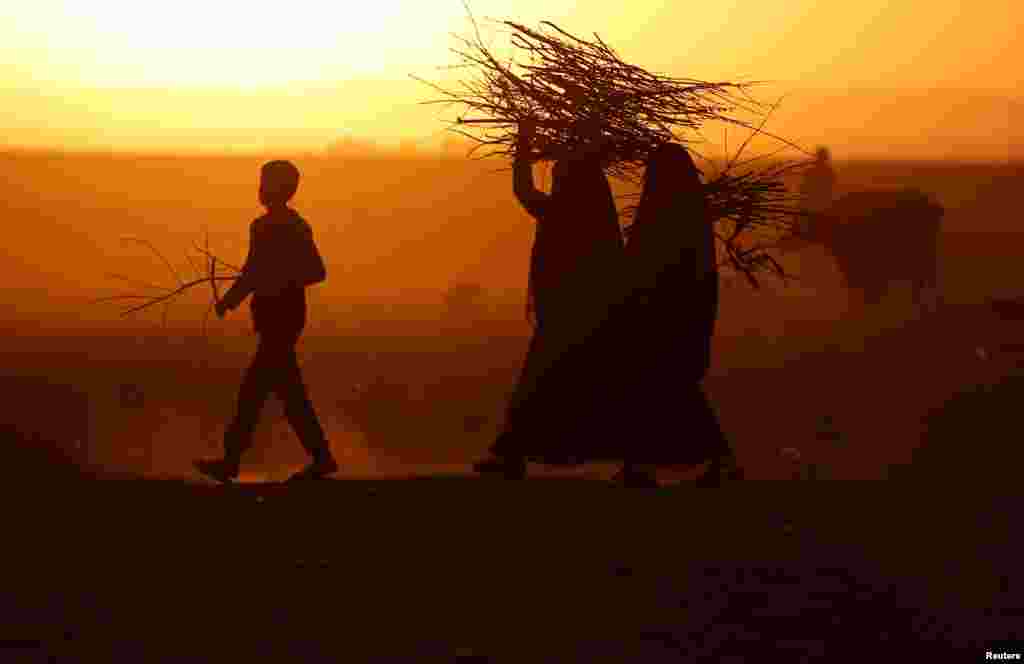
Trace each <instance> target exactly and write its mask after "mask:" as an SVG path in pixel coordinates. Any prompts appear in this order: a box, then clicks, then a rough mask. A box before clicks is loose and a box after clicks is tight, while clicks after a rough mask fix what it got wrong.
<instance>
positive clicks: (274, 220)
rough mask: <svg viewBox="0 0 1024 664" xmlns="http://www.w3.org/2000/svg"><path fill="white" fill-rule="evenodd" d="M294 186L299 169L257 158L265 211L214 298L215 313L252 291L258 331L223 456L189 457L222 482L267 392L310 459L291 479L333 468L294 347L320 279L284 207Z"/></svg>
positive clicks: (314, 256) (317, 263)
mask: <svg viewBox="0 0 1024 664" xmlns="http://www.w3.org/2000/svg"><path fill="white" fill-rule="evenodd" d="M298 185H299V171H298V169H297V168H296V167H295V166H294V165H293V164H291V163H290V162H287V161H271V162H268V163H266V164H264V165H263V168H262V170H261V172H260V190H259V198H260V203H261V204H262V205H263V206H264V207H266V208H267V213H266V214H265V215H263V216H262V217H260V218H259V219H257V220H255V221H254V222H252V225H251V226H250V228H249V255H248V257H247V258H246V261H245V266H244V267H243V268H242V275H241V277H240V278H239V279H238V280H237V281H236V282H235V283H234V285H232V287H231V288H230V289H229V290H228V292H227V293H225V294H224V297H223V298H222V299H221V301H220V302H218V303H217V305H216V308H217V315H218V316H221V317H223V316H224V313H225V312H226V311H229V310H231V309H235V308H236V307H238V305H240V304H241V303H242V301H243V300H244V299H245V298H246V297H248V296H249V295H250V294H252V295H253V297H252V301H251V304H250V307H251V309H252V318H253V327H254V328H255V331H256V334H257V335H259V345H258V346H257V349H256V355H255V357H254V358H253V360H252V363H251V364H250V366H249V368H248V369H247V370H246V372H245V376H244V378H243V380H242V386H241V388H240V390H239V393H238V407H237V411H236V413H235V417H234V419H233V420H232V422H231V424H230V425H229V426H228V429H227V431H226V433H225V434H224V458H223V459H215V460H204V461H198V462H196V467H197V468H198V469H199V470H200V471H201V472H202V473H204V474H205V475H207V476H209V477H212V478H214V479H216V480H218V481H221V482H229V481H230V480H232V479H235V478H237V477H238V471H239V465H240V461H241V457H242V454H243V453H244V452H245V450H246V449H248V448H249V446H250V445H251V444H252V435H253V432H254V430H255V428H256V424H257V421H258V420H259V416H260V411H261V410H262V409H263V404H264V403H265V402H266V400H267V397H268V396H270V394H271V393H272V392H273V393H275V394H277V396H278V398H280V399H281V400H282V401H283V402H284V410H285V416H286V417H287V418H288V422H289V424H290V425H291V427H292V429H293V430H294V431H295V433H296V434H297V435H298V437H299V440H300V441H301V443H302V445H303V447H304V448H305V449H306V451H307V452H308V453H309V454H310V456H311V457H312V458H313V461H312V463H310V464H309V465H307V466H306V467H305V468H304V469H303V470H302V471H300V472H298V473H296V474H295V475H293V476H292V478H291V479H292V480H302V479H315V478H319V477H323V476H325V475H330V474H331V473H334V472H336V471H337V470H338V465H337V463H336V462H335V460H334V457H333V456H332V454H331V451H330V447H329V445H328V442H327V439H326V437H325V436H324V432H323V429H322V428H321V426H320V422H319V421H318V420H317V416H316V412H315V411H314V410H313V404H312V403H311V402H310V400H309V396H308V395H307V393H306V387H305V385H304V384H303V382H302V373H301V371H300V369H299V363H298V358H297V356H296V354H295V345H296V344H297V343H298V340H299V337H300V335H301V334H302V330H303V328H304V327H305V325H306V287H307V286H311V285H313V284H317V283H320V282H322V281H324V280H325V279H326V278H327V270H326V268H325V267H324V263H323V259H322V258H321V256H320V253H319V251H318V250H317V247H316V244H315V242H314V241H313V231H312V229H311V228H310V226H309V224H308V223H307V222H306V221H305V220H304V219H303V218H302V217H300V216H299V215H298V213H297V212H295V210H293V209H292V208H290V207H288V201H290V200H291V198H292V196H294V195H295V191H296V190H297V189H298Z"/></svg>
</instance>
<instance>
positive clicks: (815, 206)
mask: <svg viewBox="0 0 1024 664" xmlns="http://www.w3.org/2000/svg"><path fill="white" fill-rule="evenodd" d="M835 186H836V174H835V171H834V170H833V169H832V155H831V154H830V153H829V150H828V148H826V147H819V148H818V149H817V151H816V152H815V160H814V165H813V166H811V168H809V169H808V170H807V172H806V173H804V180H803V185H802V186H801V188H800V194H801V196H802V198H803V203H804V208H805V209H806V210H807V211H808V212H810V213H812V215H814V214H821V213H822V212H825V211H827V210H828V209H829V207H831V205H832V198H833V196H834V195H835V193H834V192H835ZM803 230H804V231H807V230H809V229H808V228H804V229H803Z"/></svg>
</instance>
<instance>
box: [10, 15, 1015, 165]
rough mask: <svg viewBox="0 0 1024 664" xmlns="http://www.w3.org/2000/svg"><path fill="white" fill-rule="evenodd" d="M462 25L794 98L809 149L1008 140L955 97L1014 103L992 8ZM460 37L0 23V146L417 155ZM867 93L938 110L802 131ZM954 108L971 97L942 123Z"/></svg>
mask: <svg viewBox="0 0 1024 664" xmlns="http://www.w3.org/2000/svg"><path fill="white" fill-rule="evenodd" d="M469 5H470V8H471V10H472V11H473V14H474V15H475V16H476V17H477V18H478V19H479V20H480V21H481V22H482V24H483V27H484V29H485V31H486V30H488V29H489V28H488V27H487V26H488V24H487V22H486V21H487V19H512V20H516V21H519V22H522V23H525V24H529V25H536V24H537V23H539V22H540V21H542V20H551V21H554V22H556V23H558V24H559V25H561V26H563V27H565V28H567V29H569V30H570V31H572V32H574V33H577V34H579V35H582V36H589V35H592V34H593V33H595V32H596V33H598V34H600V35H601V37H602V38H603V39H605V40H606V41H607V42H608V43H609V44H611V45H612V46H613V47H614V48H616V49H617V50H618V51H619V53H620V54H621V55H622V57H623V58H624V59H626V60H627V61H630V62H633V63H636V64H638V65H640V66H642V67H645V68H648V69H652V70H656V71H664V72H667V73H671V74H675V75H681V76H695V77H698V78H705V79H709V80H722V79H733V80H735V79H736V78H749V79H758V80H769V81H773V82H774V83H775V88H774V89H773V90H772V91H771V92H772V94H775V93H784V92H794V91H796V92H801V94H802V91H809V92H808V94H806V95H803V96H802V97H801V96H799V95H798V96H797V97H796V98H795V101H793V102H791V103H790V106H789V107H788V108H787V107H783V109H782V112H781V113H780V115H779V117H778V119H777V122H778V123H779V124H777V125H776V128H778V129H787V128H790V127H793V128H797V129H799V130H800V131H802V132H805V133H806V134H807V140H810V141H817V140H820V138H819V137H821V136H824V135H826V134H834V133H836V132H837V131H845V132H847V137H848V138H849V139H850V141H851V142H853V143H856V144H858V145H862V144H864V142H865V140H871V141H874V143H875V147H874V148H873V149H874V150H875V151H878V150H879V149H881V148H885V147H887V146H888V145H890V144H891V142H892V140H893V138H894V137H899V136H903V135H905V134H906V133H907V130H906V128H907V127H914V124H915V122H916V121H917V118H918V117H919V116H920V117H921V121H922V122H923V123H925V125H926V128H930V127H933V126H937V125H941V124H942V123H943V118H944V117H945V112H944V110H943V105H949V106H951V107H953V106H955V107H956V108H955V109H954V108H951V112H952V111H953V110H955V111H956V113H958V115H957V119H956V121H955V124H956V125H957V126H956V127H955V128H953V129H948V130H947V129H943V130H942V132H941V133H938V134H935V133H933V134H929V135H928V136H927V137H926V138H922V139H921V140H920V141H919V142H920V143H921V146H922V147H923V148H928V147H929V146H932V145H936V144H941V143H943V142H947V143H948V142H951V141H953V142H959V143H963V144H966V145H968V146H970V145H972V144H974V143H977V142H978V141H980V142H981V143H984V144H985V145H984V146H983V148H982V147H980V148H977V149H976V151H980V152H984V153H986V154H988V153H999V152H1000V145H999V142H1000V141H1002V142H1003V144H1005V143H1006V141H1005V140H1004V136H1003V135H1002V134H1001V133H999V135H998V136H996V137H993V132H992V131H990V128H989V127H987V126H985V125H991V124H993V123H995V124H996V125H998V126H999V127H1014V126H1019V125H1020V123H1019V122H1017V121H1015V120H1014V118H1013V117H1011V115H1012V114H1013V113H1016V112H1019V111H1014V110H1011V107H1010V106H1008V105H1005V104H1004V105H1003V106H1001V107H1000V106H998V105H997V106H996V107H992V108H988V107H986V110H982V111H978V112H974V110H972V109H973V108H974V107H973V106H972V104H973V99H972V98H971V95H975V96H976V95H977V94H984V95H989V96H991V95H997V96H1001V97H1005V98H1006V99H1013V98H1019V97H1020V96H1021V90H1022V86H1021V76H1020V73H1019V71H1020V69H1019V67H1018V66H1017V64H1016V63H1017V62H1019V61H1022V60H1024V51H1022V49H1021V47H1020V46H1019V40H1017V39H1015V34H1016V31H1017V26H1019V25H1020V18H1021V10H1020V9H1019V8H1018V5H1016V4H1012V3H1010V2H1009V0H979V2H976V3H970V5H969V6H968V5H964V4H963V3H960V2H955V1H953V0H936V1H935V2H932V3H929V5H928V10H927V11H926V12H922V11H921V7H920V5H919V4H918V3H916V2H912V1H911V0H899V1H886V0H866V1H865V2H860V3H855V4H852V5H851V4H849V3H837V2H829V3H821V2H816V1H815V0H795V1H794V2H790V3H783V4H779V3H774V4H772V3H767V4H766V3H762V2H753V1H752V0H731V1H730V2H723V3H705V4H696V3H678V4H676V3H665V2H660V1H659V2H654V1H653V0H652V1H650V2H638V3H618V4H597V3H592V4H588V5H585V6H583V7H577V6H576V4H575V3H572V2H569V1H568V0H548V1H544V0H520V1H518V2H514V3H513V2H509V1H507V0H474V1H473V2H470V3H469ZM491 27H493V25H492V26H491ZM470 30H471V24H470V22H469V20H468V18H467V14H466V9H465V6H464V4H463V2H462V1H461V0H438V1H436V2H413V1H412V0H374V1H373V2H366V3H340V2H318V1H313V0H293V1H291V2H266V1H260V2H246V3H242V2H234V1H232V2H228V1H226V0H225V1H223V2H210V1H206V2H199V0H182V1H180V2H175V3H122V2H115V1H114V0H103V1H99V0H97V1H89V2H85V1H84V0H38V1H36V2H33V3H30V4H27V5H21V4H19V5H15V3H8V4H7V6H5V7H4V8H0V108H3V109H4V111H3V112H0V144H8V145H32V146H50V147H64V148H68V149H78V148H114V149H150V148H156V149H168V148H170V149H175V150H178V149H187V150H192V149H203V150H210V149H213V150H219V149H224V150H232V151H234V150H249V149H257V150H262V149H266V148H268V147H271V146H273V147H275V148H277V147H284V146H290V147H291V148H293V149H306V150H308V149H319V148H320V147H322V146H323V145H325V144H327V143H328V142H330V141H331V140H334V139H335V138H337V137H338V136H340V135H345V134H352V135H356V136H360V137H365V138H373V139H384V140H390V139H394V138H396V137H405V138H411V139H416V140H424V141H428V142H429V141H433V140H434V139H436V138H437V136H438V134H439V133H440V131H441V129H442V128H443V122H440V121H439V120H441V119H443V118H442V117H441V109H439V108H438V107H423V106H419V105H418V102H420V101H423V100H425V99H428V98H430V97H431V93H430V91H429V90H428V89H426V88H424V87H423V86H421V85H420V84H418V83H415V82H413V81H412V80H411V79H410V78H409V75H410V74H415V75H419V76H423V77H426V78H428V79H434V80H437V79H441V78H444V77H446V76H447V77H454V76H457V75H462V74H464V73H465V72H464V71H445V70H444V69H443V68H444V67H445V66H448V65H452V64H454V62H455V58H454V56H453V55H452V53H451V51H450V49H451V48H452V47H454V46H456V45H457V44H456V42H455V41H454V40H453V38H452V34H453V33H455V34H462V35H466V34H469V31H470ZM488 34H489V35H493V37H494V47H495V52H497V53H507V52H508V51H509V49H508V48H507V44H503V42H502V40H503V38H505V37H507V35H502V34H500V33H495V32H494V31H493V29H491V30H490V32H488ZM866 88H871V89H875V88H877V89H879V90H890V91H892V90H896V91H906V92H908V94H911V95H917V96H920V94H921V93H923V92H927V91H929V90H932V91H938V92H940V93H943V94H945V95H946V96H945V97H942V98H941V99H940V98H939V97H937V98H936V100H937V102H936V104H937V106H935V107H933V108H932V109H930V110H928V109H925V110H926V111H927V112H925V113H924V115H923V116H922V111H921V109H920V108H918V107H914V108H909V107H907V108H906V109H905V110H901V108H903V107H904V105H903V104H902V102H900V103H889V104H887V103H885V98H884V96H878V95H876V96H875V97H872V98H870V99H866V100H862V101H860V102H857V104H859V105H860V107H861V108H858V109H856V110H854V109H852V108H847V107H845V105H842V104H838V105H836V104H832V105H830V106H829V107H828V108H827V109H824V110H823V111H822V112H819V113H817V114H816V115H814V117H812V118H809V117H808V112H807V107H808V106H809V105H811V104H815V103H817V102H816V101H815V100H816V99H817V98H819V97H821V95H820V94H818V93H819V92H822V94H825V95H826V96H827V95H831V96H832V97H836V96H837V94H839V95H841V94H843V93H844V91H854V92H856V91H858V90H863V89H866ZM957 90H968V91H970V92H969V94H967V96H963V95H961V97H962V98H961V99H960V101H957V102H955V103H954V102H953V101H950V99H954V98H956V97H957V93H955V91H957ZM978 91H982V92H978ZM885 94H889V93H885ZM965 94H966V93H965ZM865 106H866V107H867V108H866V109H865V108H863V107H865ZM1014 108H1019V107H1014ZM965 109H966V110H965ZM993 109H994V110H993ZM1000 109H1001V110H1000ZM790 112H792V115H793V119H792V120H791V121H789V127H787V113H790ZM450 116H452V113H451V112H449V113H448V116H445V117H448V118H449V119H450ZM797 116H799V119H796V118H797ZM961 118H967V122H968V125H969V126H964V124H963V122H964V121H963V120H962V119H961ZM894 123H895V124H894ZM827 125H828V126H827ZM928 130H929V131H930V129H928ZM997 133H998V132H997ZM910 134H911V135H920V134H921V132H918V131H912V132H910ZM797 138H800V137H799V136H797ZM1014 141H1017V139H1015V138H1012V137H1011V140H1010V143H1014ZM839 142H840V143H841V142H842V141H841V140H840V141H839ZM897 142H898V141H897ZM1014 144H1016V143H1014ZM972 149H974V148H972ZM869 151H870V150H869ZM1002 152H1005V150H1002Z"/></svg>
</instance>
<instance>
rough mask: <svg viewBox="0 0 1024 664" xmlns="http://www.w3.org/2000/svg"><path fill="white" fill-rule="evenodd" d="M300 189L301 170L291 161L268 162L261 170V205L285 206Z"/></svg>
mask: <svg viewBox="0 0 1024 664" xmlns="http://www.w3.org/2000/svg"><path fill="white" fill-rule="evenodd" d="M298 188H299V169H297V168H296V167H295V164H293V163H292V162H290V161H283V160H277V161H268V162H267V163H265V164H263V168H261V169H260V203H262V204H263V205H266V206H270V205H284V204H285V203H287V202H288V201H290V200H291V199H292V196H294V195H295V191H296V190H297V189H298Z"/></svg>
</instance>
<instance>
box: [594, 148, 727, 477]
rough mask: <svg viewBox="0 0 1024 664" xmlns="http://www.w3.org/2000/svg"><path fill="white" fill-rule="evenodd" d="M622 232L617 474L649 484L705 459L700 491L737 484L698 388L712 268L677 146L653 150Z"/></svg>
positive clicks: (713, 284) (693, 170)
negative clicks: (624, 271)
mask: <svg viewBox="0 0 1024 664" xmlns="http://www.w3.org/2000/svg"><path fill="white" fill-rule="evenodd" d="M629 231H630V232H629V240H628V242H627V244H626V261H627V263H626V264H627V268H628V284H629V286H630V288H631V290H630V292H628V293H627V294H626V298H625V300H624V304H623V306H622V307H621V308H620V309H619V311H618V312H617V313H616V324H615V325H614V326H612V328H611V329H612V330H616V329H617V330H618V331H617V332H616V333H615V335H614V338H615V345H616V346H618V347H619V348H622V349H625V353H623V354H622V355H621V357H622V360H621V363H620V367H621V370H620V372H619V380H620V384H621V388H622V394H621V397H620V399H619V401H620V403H622V404H623V406H624V407H625V409H626V410H627V411H628V412H630V413H631V417H630V422H629V429H628V433H629V435H628V438H624V440H625V446H624V449H623V450H622V455H621V457H620V458H621V459H622V460H623V461H624V464H623V469H622V472H621V473H620V477H621V478H622V479H623V481H624V482H625V483H626V484H627V485H633V486H647V485H652V484H654V478H653V473H652V472H651V469H650V466H657V465H682V466H688V465H696V464H699V463H702V462H705V461H710V462H711V463H710V465H709V467H708V469H707V471H706V472H705V474H704V475H703V476H702V477H701V478H700V479H699V480H698V483H699V484H700V485H702V486H716V485H717V484H718V483H719V482H720V480H721V479H722V478H723V477H728V478H731V479H738V478H740V477H741V476H742V472H741V471H740V470H739V469H738V468H737V467H736V464H735V458H734V456H733V453H732V450H731V449H730V448H729V444H728V442H727V441H726V439H725V436H724V434H723V433H722V430H721V428H720V427H719V424H718V420H717V418H716V416H715V414H714V411H713V410H712V408H711V406H710V404H709V403H708V401H707V398H706V397H705V395H704V393H703V391H702V390H701V387H700V381H701V380H703V378H704V377H705V375H706V374H707V371H708V369H709V368H710V365H711V337H712V335H713V333H714V326H715V321H716V319H717V316H718V289H719V284H718V269H717V261H716V258H715V247H714V234H713V229H712V224H711V221H710V220H709V219H708V218H707V213H706V211H705V200H704V193H703V185H702V184H701V180H700V171H699V170H698V169H697V167H696V165H695V164H694V163H693V160H692V158H691V157H690V154H689V153H688V152H687V151H686V149H685V148H684V147H683V146H681V145H677V144H664V145H662V146H660V147H658V148H657V149H656V150H655V151H654V152H653V153H652V154H651V156H650V159H649V161H648V164H647V171H646V173H645V174H644V184H643V190H642V193H641V198H640V203H639V206H638V208H637V213H636V218H635V221H634V223H633V225H632V226H631V227H630V229H629ZM644 466H647V468H644Z"/></svg>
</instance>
